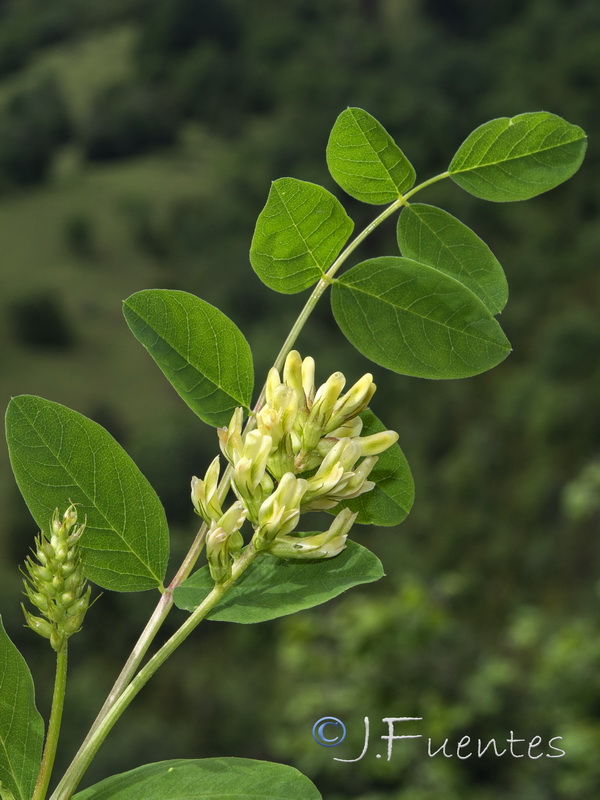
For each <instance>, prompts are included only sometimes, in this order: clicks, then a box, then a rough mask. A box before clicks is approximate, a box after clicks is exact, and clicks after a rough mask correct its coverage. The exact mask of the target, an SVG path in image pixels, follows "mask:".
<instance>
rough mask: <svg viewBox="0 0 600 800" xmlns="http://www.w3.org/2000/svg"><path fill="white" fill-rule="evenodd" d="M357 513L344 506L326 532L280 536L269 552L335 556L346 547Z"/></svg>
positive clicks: (286, 555) (299, 556) (301, 556)
mask: <svg viewBox="0 0 600 800" xmlns="http://www.w3.org/2000/svg"><path fill="white" fill-rule="evenodd" d="M356 517H357V514H353V513H352V512H351V511H350V509H348V508H344V509H342V511H340V513H339V514H338V515H337V517H336V518H335V520H334V521H333V523H332V524H331V526H330V527H329V529H328V530H327V531H325V532H324V533H317V534H314V535H313V536H302V537H299V536H278V537H277V538H276V539H275V540H274V541H273V542H272V544H271V545H270V547H269V552H270V553H271V554H272V555H274V556H277V557H278V558H295V559H304V558H333V557H334V556H337V555H338V554H339V553H341V552H342V550H343V549H344V548H345V547H346V539H347V538H348V532H349V531H350V528H351V527H352V525H353V523H354V520H355V519H356Z"/></svg>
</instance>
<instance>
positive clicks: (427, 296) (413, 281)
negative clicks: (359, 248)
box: [331, 256, 510, 379]
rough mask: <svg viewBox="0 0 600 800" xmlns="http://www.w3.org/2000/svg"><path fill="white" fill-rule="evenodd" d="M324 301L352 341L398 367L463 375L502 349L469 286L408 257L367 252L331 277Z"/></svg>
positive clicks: (418, 373)
mask: <svg viewBox="0 0 600 800" xmlns="http://www.w3.org/2000/svg"><path fill="white" fill-rule="evenodd" d="M331 305H332V308H333V313H334V316H335V318H336V320H337V322H338V325H339V326H340V328H341V330H342V332H343V333H344V335H345V336H346V337H347V338H348V340H349V341H350V342H351V343H352V344H353V345H354V346H355V347H356V349H357V350H359V351H360V352H361V353H362V354H363V355H365V356H366V357H367V358H370V359H371V360H372V361H374V362H375V363H376V364H380V365H381V366H383V367H387V368H388V369H391V370H393V371H394V372H399V373H400V374H401V375H413V376H415V377H418V378H438V379H439V378H466V377H469V376H471V375H477V374H478V373H480V372H484V371H485V370H487V369H490V368H491V367H494V366H495V365H496V364H498V363H499V362H500V361H502V360H504V359H505V358H506V356H507V355H508V353H509V352H510V344H509V342H508V340H507V339H506V337H505V336H504V334H503V332H502V330H501V328H500V326H499V325H498V323H497V322H496V320H495V319H494V318H493V317H492V315H491V314H490V313H489V311H488V310H487V308H486V307H485V306H484V305H483V303H482V302H481V301H480V300H479V299H478V298H477V297H476V296H475V295H474V294H473V292H471V291H470V290H469V289H467V288H466V287H465V286H463V285H462V284H461V283H459V282H458V281H456V280H454V279H453V278H450V277H448V276H447V275H444V274H443V273H440V272H439V271H438V270H436V269H433V268H432V267H429V266H427V265H426V264H419V263H417V262H416V261H411V260H410V259H408V258H395V257H392V256H389V257H384V258H374V259H370V260H369V261H364V262H363V263H362V264H358V265H357V266H356V267H353V268H352V269H350V270H349V271H348V272H346V273H345V274H344V275H342V276H341V277H340V278H337V279H336V280H335V281H334V285H333V287H332V293H331Z"/></svg>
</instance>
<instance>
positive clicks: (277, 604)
mask: <svg viewBox="0 0 600 800" xmlns="http://www.w3.org/2000/svg"><path fill="white" fill-rule="evenodd" d="M307 535H310V534H307ZM383 575H384V572H383V567H382V566H381V562H380V561H379V559H378V558H377V556H375V555H373V553H371V552H370V551H369V550H367V549H366V548H365V547H361V545H359V544H356V542H352V541H348V544H347V547H346V549H345V550H343V551H342V552H341V553H340V554H339V555H338V556H335V557H334V558H325V559H321V560H315V561H293V560H289V561H284V560H282V559H279V558H275V557H274V556H270V555H265V556H263V557H262V558H260V559H257V560H256V561H255V562H254V564H252V566H251V567H250V568H249V569H248V571H247V572H245V573H244V574H243V575H242V577H241V578H240V579H239V581H238V582H237V583H236V584H235V585H234V586H233V587H232V588H231V589H230V591H229V592H228V593H227V594H226V595H225V597H224V598H223V600H222V602H221V603H219V605H218V606H216V608H215V609H214V611H211V612H210V613H209V614H208V617H207V619H213V620H217V621H220V622H240V623H244V624H249V623H252V622H265V621H266V620H269V619H276V618H277V617H284V616H286V615H287V614H293V613H294V612H296V611H301V610H303V609H305V608H312V607H313V606H317V605H320V604H321V603H326V602H327V601H328V600H331V598H332V597H337V595H339V594H341V593H342V592H345V591H346V590H347V589H350V588H351V587H352V586H358V585H359V584H361V583H371V582H372V581H376V580H379V578H382V577H383ZM213 585H214V584H213V581H212V579H211V577H210V574H209V572H208V567H203V568H202V569H200V570H198V571H197V572H195V573H194V574H193V575H192V576H191V577H189V578H188V579H187V581H184V582H183V583H182V584H181V586H179V588H177V589H175V591H174V592H173V598H174V601H175V605H176V606H177V607H178V608H183V609H185V610H186V611H193V610H194V609H195V608H196V606H198V605H199V604H200V603H201V602H202V601H203V600H204V598H205V597H206V595H207V594H208V593H209V592H210V591H211V590H212V588H213Z"/></svg>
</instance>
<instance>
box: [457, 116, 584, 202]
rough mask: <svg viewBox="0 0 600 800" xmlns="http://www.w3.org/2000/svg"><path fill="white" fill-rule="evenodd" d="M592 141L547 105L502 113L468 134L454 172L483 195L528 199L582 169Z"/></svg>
mask: <svg viewBox="0 0 600 800" xmlns="http://www.w3.org/2000/svg"><path fill="white" fill-rule="evenodd" d="M586 146H587V141H586V135H585V132H584V131H583V130H582V129H581V128H579V127H578V126H577V125H571V124H570V123H568V122H566V120H564V119H561V117H557V116H555V115H554V114H549V113H548V112H546V111H539V112H534V113H528V114H519V115H518V116H516V117H513V118H512V119H509V118H508V117H501V118H500V119H493V120H491V122H486V123H485V124H484V125H481V126H480V127H479V128H477V129H476V130H474V131H473V133H472V134H471V135H470V136H468V137H467V138H466V140H465V141H464V142H463V143H462V145H461V146H460V147H459V149H458V151H457V153H456V155H455V156H454V158H453V159H452V162H451V164H450V166H449V167H448V172H449V174H450V177H451V178H452V180H453V181H454V182H455V183H457V184H458V185H459V186H462V188H463V189H466V191H467V192H470V193H471V194H473V195H475V197H481V198H482V199H483V200H494V201H496V202H505V201H509V200H527V199H528V198H530V197H535V196H536V195H538V194H542V192H547V191H548V190H549V189H553V188H554V187H555V186H558V185H559V184H560V183H562V182H563V181H566V180H567V179H568V178H570V177H571V175H573V174H574V173H575V172H577V170H578V169H579V166H580V165H581V162H582V161H583V156H584V155H585V150H586Z"/></svg>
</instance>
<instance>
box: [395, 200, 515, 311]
mask: <svg viewBox="0 0 600 800" xmlns="http://www.w3.org/2000/svg"><path fill="white" fill-rule="evenodd" d="M398 244H399V246H400V251H401V252H402V255H403V256H406V257H407V258H410V259H412V260H413V261H419V262H421V263H422V264H427V265H428V266H430V267H435V269H437V270H439V271H440V272H444V273H445V274H446V275H450V277H451V278H455V279H456V280H457V281H460V283H462V284H464V285H465V286H466V287H467V288H468V289H470V290H471V291H472V292H473V293H474V294H476V295H477V297H478V298H479V299H480V300H481V301H482V302H483V303H484V304H485V306H486V307H487V309H488V311H489V312H490V314H493V315H496V314H499V313H500V311H502V309H503V308H504V306H505V305H506V301H507V300H508V284H507V282H506V276H505V275H504V270H503V269H502V267H501V266H500V263H499V261H498V260H497V258H496V257H495V256H494V254H493V253H492V251H491V250H490V248H489V247H488V246H487V244H486V243H485V242H484V241H482V239H480V238H479V236H477V234H476V233H474V231H472V230H471V229H470V228H468V227H467V226H466V225H464V224H463V223H462V222H460V220H458V219H456V217H453V216H452V214H448V212H447V211H442V209H441V208H436V207H435V206H427V205H421V204H418V203H413V205H411V206H410V207H409V208H406V209H404V211H403V212H402V213H401V214H400V217H399V218H398Z"/></svg>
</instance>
